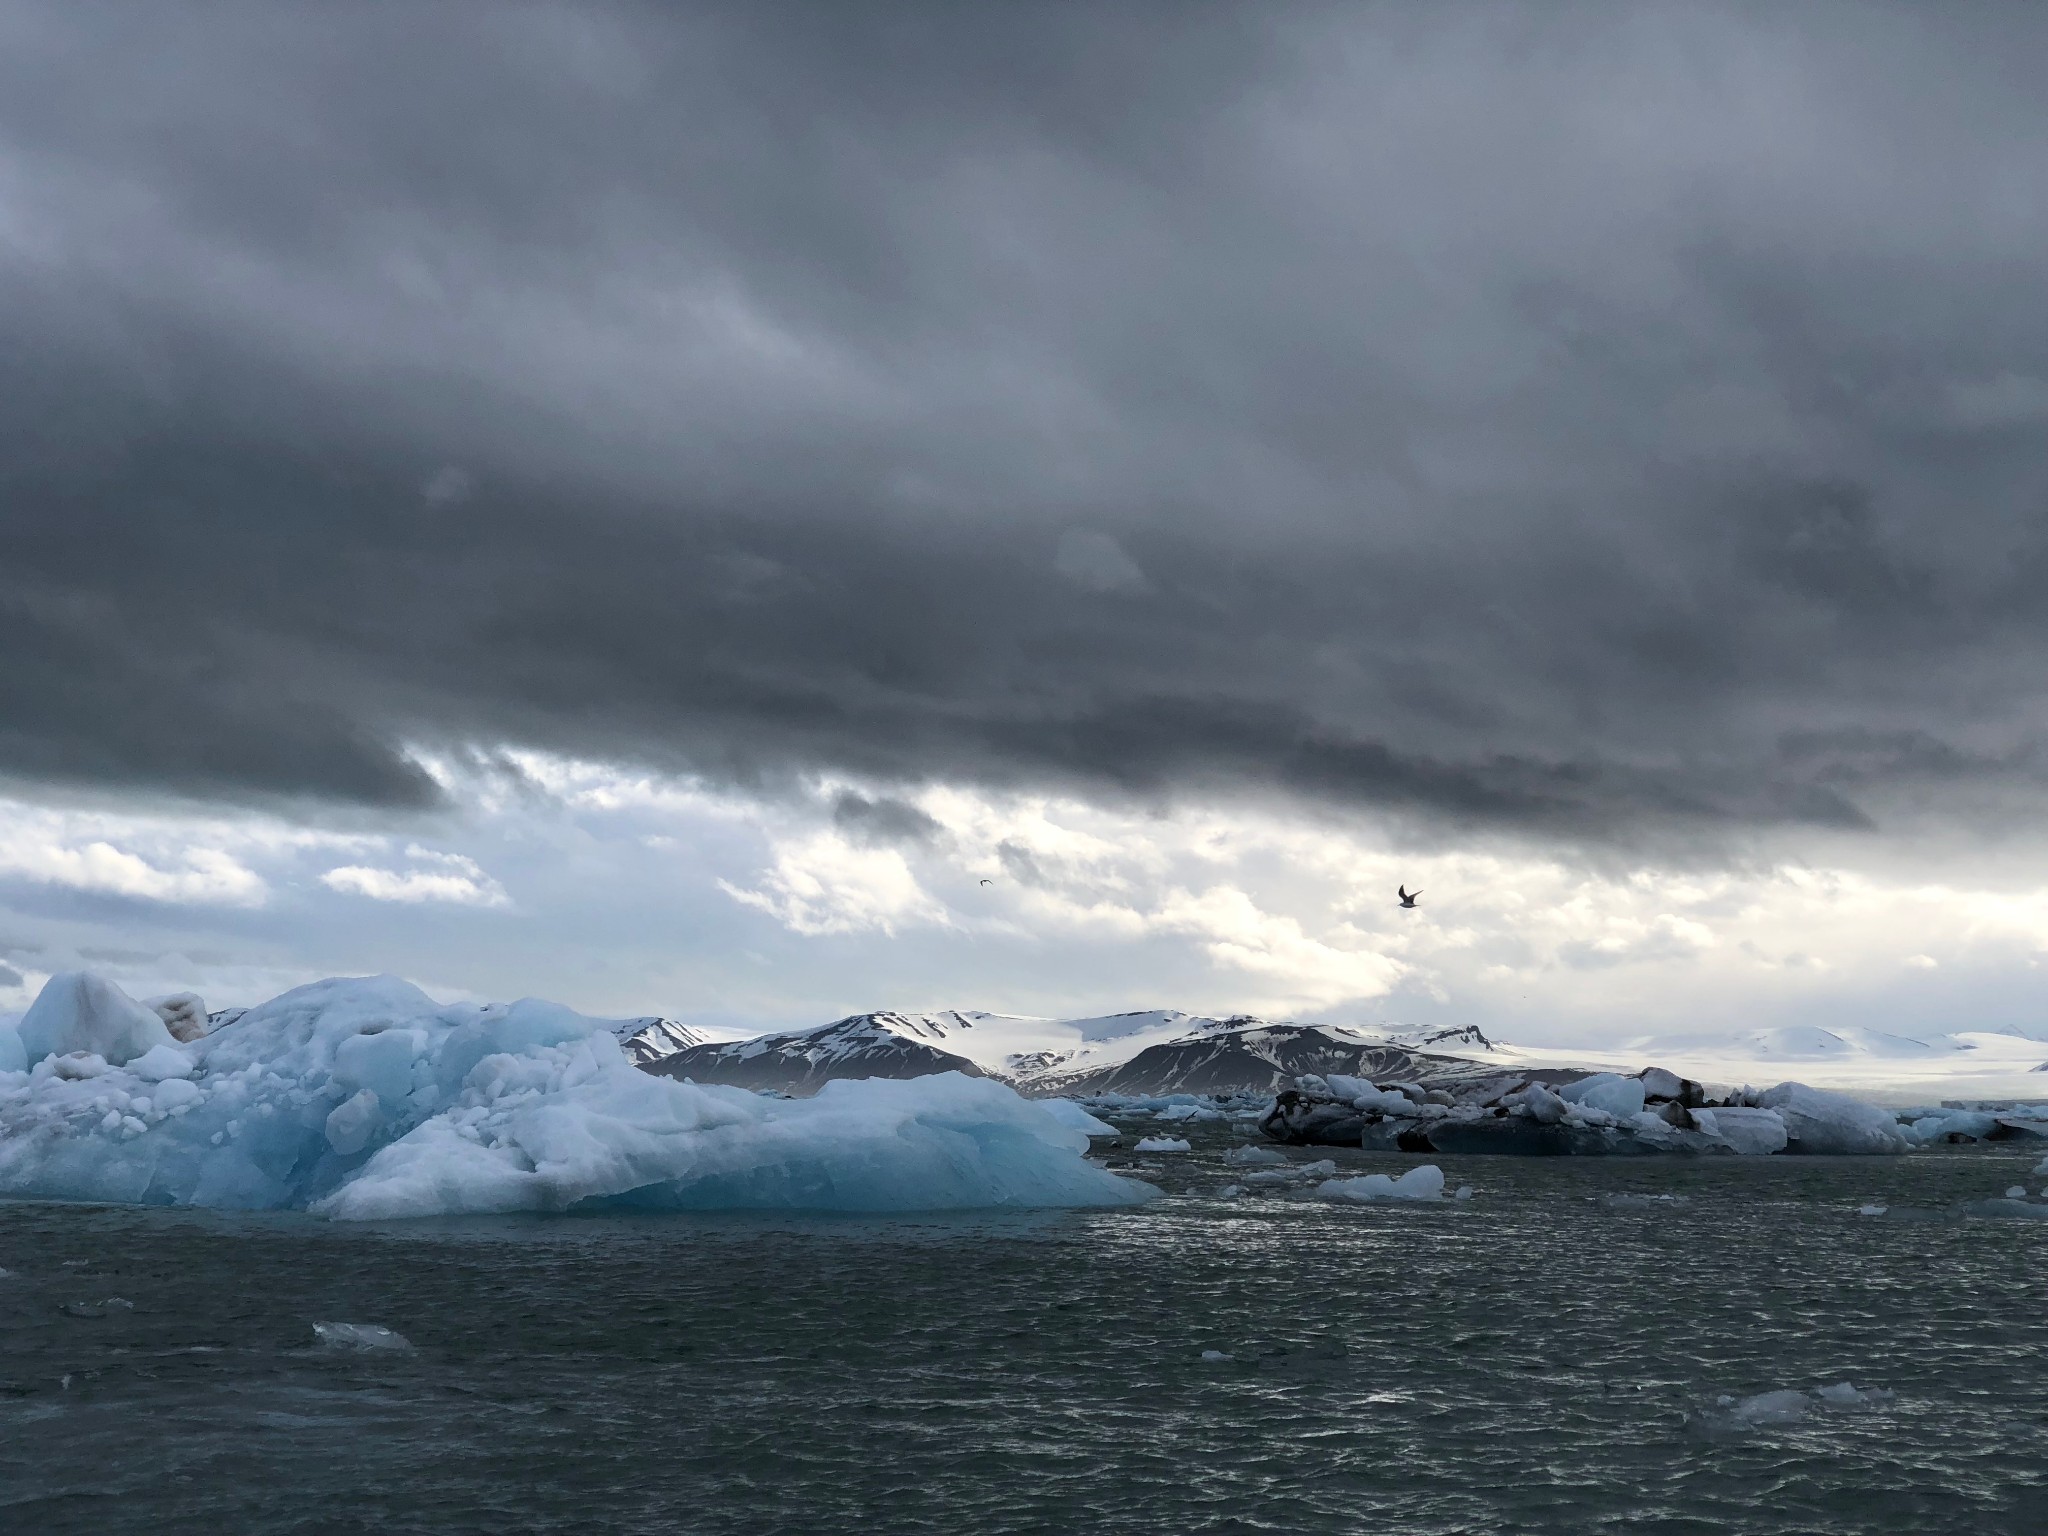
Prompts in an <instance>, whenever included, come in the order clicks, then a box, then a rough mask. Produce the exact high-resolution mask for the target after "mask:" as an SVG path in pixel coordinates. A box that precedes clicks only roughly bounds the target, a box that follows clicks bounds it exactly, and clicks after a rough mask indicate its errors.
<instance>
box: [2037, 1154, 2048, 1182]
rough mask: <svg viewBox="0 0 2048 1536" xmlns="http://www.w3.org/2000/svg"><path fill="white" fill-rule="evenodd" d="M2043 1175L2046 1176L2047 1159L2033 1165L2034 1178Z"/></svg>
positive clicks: (2047, 1171) (2047, 1168)
mask: <svg viewBox="0 0 2048 1536" xmlns="http://www.w3.org/2000/svg"><path fill="white" fill-rule="evenodd" d="M2043 1174H2048V1157H2044V1158H2042V1159H2041V1161H2040V1162H2038V1163H2036V1164H2034V1177H2036V1178H2039V1177H2041V1176H2042V1175H2043Z"/></svg>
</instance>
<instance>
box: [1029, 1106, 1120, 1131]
mask: <svg viewBox="0 0 2048 1536" xmlns="http://www.w3.org/2000/svg"><path fill="white" fill-rule="evenodd" d="M1037 1102H1038V1105H1039V1107H1040V1108H1041V1109H1043V1110H1044V1111H1045V1112H1046V1113H1047V1114H1049V1115H1051V1116H1052V1117H1053V1119H1055V1120H1057V1121H1059V1123H1060V1124H1061V1125H1064V1126H1065V1127H1066V1128H1067V1129H1068V1130H1070V1131H1079V1132H1081V1133H1082V1134H1083V1135H1086V1136H1114V1135H1116V1134H1117V1128H1116V1127H1115V1126H1113V1125H1111V1124H1109V1123H1108V1122H1107V1121H1103V1120H1098V1119H1096V1118H1095V1116H1093V1115H1091V1114H1089V1113H1088V1111H1087V1110H1085V1109H1083V1108H1082V1107H1081V1106H1080V1105H1078V1104H1076V1103H1075V1102H1074V1101H1073V1100H1072V1099H1040V1100H1038V1101H1037Z"/></svg>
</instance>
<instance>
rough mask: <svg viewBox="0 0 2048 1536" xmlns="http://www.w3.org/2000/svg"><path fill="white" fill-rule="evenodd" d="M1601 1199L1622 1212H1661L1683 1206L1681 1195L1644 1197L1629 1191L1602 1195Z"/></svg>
mask: <svg viewBox="0 0 2048 1536" xmlns="http://www.w3.org/2000/svg"><path fill="white" fill-rule="evenodd" d="M1601 1199H1602V1200H1604V1201H1605V1202H1606V1203H1607V1204H1608V1205H1612V1206H1618V1207H1620V1208H1621V1209H1622V1210H1642V1211H1663V1210H1669V1209H1670V1208H1671V1207H1672V1206H1675V1205H1684V1204H1685V1196H1683V1195H1644V1194H1637V1193H1635V1192H1634V1191H1631V1190H1624V1191H1622V1192H1621V1193H1618V1194H1612V1195H1603V1196H1601Z"/></svg>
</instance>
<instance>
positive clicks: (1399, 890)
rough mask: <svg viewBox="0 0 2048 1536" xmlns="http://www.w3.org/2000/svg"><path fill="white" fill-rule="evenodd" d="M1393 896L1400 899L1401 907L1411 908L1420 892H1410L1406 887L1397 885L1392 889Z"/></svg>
mask: <svg viewBox="0 0 2048 1536" xmlns="http://www.w3.org/2000/svg"><path fill="white" fill-rule="evenodd" d="M1394 894H1395V895H1397V896H1399V897H1400V898H1401V905H1402V906H1404V907H1412V906H1414V905H1415V898H1416V897H1418V896H1420V895H1421V894H1422V892H1420V891H1411V890H1409V889H1408V887H1407V886H1406V885H1398V886H1396V887H1394Z"/></svg>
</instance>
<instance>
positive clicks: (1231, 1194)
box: [1216, 1184, 1244, 1200]
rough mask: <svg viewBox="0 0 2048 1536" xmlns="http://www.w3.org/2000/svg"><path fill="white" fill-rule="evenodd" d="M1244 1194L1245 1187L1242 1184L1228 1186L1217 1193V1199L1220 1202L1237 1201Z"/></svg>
mask: <svg viewBox="0 0 2048 1536" xmlns="http://www.w3.org/2000/svg"><path fill="white" fill-rule="evenodd" d="M1243 1193H1244V1186H1243V1185H1242V1184H1226V1185H1224V1186H1223V1187H1222V1188H1221V1189H1219V1190H1217V1191H1216V1198H1217V1199H1218V1200H1235V1199H1236V1198H1237V1197H1238V1196H1239V1195H1241V1194H1243Z"/></svg>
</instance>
